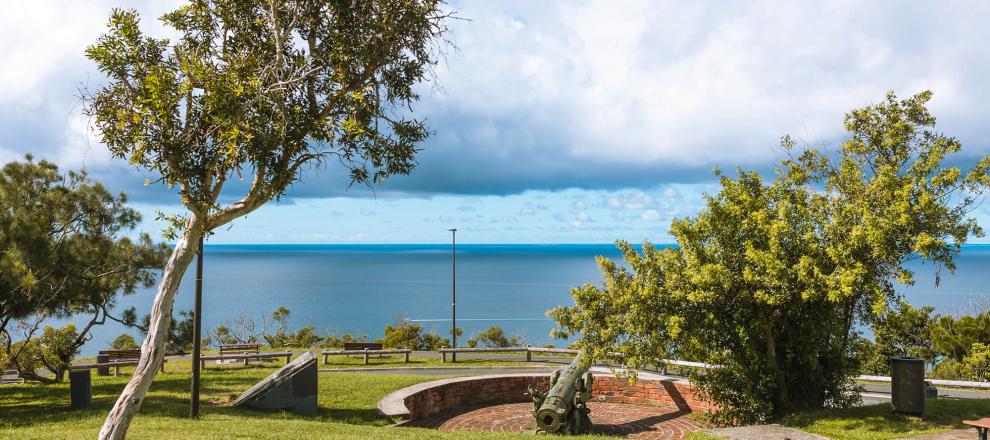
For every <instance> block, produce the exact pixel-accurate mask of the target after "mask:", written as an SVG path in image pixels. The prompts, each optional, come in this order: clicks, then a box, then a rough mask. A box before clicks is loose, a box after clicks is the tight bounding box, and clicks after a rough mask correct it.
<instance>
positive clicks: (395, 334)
mask: <svg viewBox="0 0 990 440" xmlns="http://www.w3.org/2000/svg"><path fill="white" fill-rule="evenodd" d="M382 345H383V346H384V347H388V348H408V349H410V350H425V351H435V350H439V349H440V347H445V346H449V345H450V340H449V339H447V338H444V337H441V336H439V335H436V334H432V333H423V326H421V325H419V324H415V323H412V322H410V321H409V320H408V319H406V318H402V317H400V318H398V319H397V320H396V322H395V323H394V324H389V325H386V326H385V337H384V338H383V339H382Z"/></svg>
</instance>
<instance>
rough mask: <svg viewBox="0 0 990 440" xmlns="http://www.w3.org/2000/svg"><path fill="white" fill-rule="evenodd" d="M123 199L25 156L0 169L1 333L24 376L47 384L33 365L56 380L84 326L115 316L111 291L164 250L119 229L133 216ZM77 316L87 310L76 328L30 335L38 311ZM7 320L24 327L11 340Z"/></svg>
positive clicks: (135, 280)
mask: <svg viewBox="0 0 990 440" xmlns="http://www.w3.org/2000/svg"><path fill="white" fill-rule="evenodd" d="M126 201H127V199H126V197H125V196H124V195H123V194H120V195H118V196H113V195H112V194H110V192H109V191H108V190H107V189H106V188H105V187H104V186H103V185H101V184H100V183H98V182H94V181H92V180H90V179H89V177H88V176H87V175H86V174H85V173H76V172H69V173H67V174H63V173H61V172H59V170H58V167H56V166H55V165H54V164H52V163H50V162H46V161H40V162H35V161H34V160H33V158H31V157H30V156H29V157H28V158H27V159H26V160H25V161H23V162H11V163H8V164H7V165H5V166H4V167H3V169H2V170H0V205H2V206H4V209H3V210H0V334H4V338H3V340H4V341H5V342H7V343H5V344H4V345H3V347H2V348H3V349H4V351H5V352H6V353H5V357H6V358H7V359H8V362H9V363H10V364H11V365H12V366H13V367H15V368H17V369H18V370H19V372H20V374H21V376H22V377H25V378H27V379H33V380H43V381H48V380H49V378H48V377H47V376H42V375H39V374H37V372H36V369H37V367H38V366H39V365H41V366H43V367H45V368H46V369H48V371H50V372H52V373H54V374H55V379H54V380H56V381H60V380H62V378H63V375H64V372H65V370H66V368H67V366H68V365H69V363H70V362H71V360H72V358H73V356H75V354H76V353H77V352H78V350H79V348H80V347H81V346H82V345H83V344H85V343H86V342H87V341H89V339H90V338H91V335H90V333H89V332H90V331H91V330H92V329H93V328H94V327H95V326H98V325H102V324H104V323H105V322H106V320H107V319H108V318H109V319H114V320H120V318H115V317H114V316H113V315H112V314H111V310H112V308H113V306H114V304H115V302H116V299H117V296H118V295H119V294H120V293H124V294H128V293H132V292H133V291H134V290H135V289H136V288H138V287H142V286H148V285H151V284H152V283H153V282H154V280H155V271H156V269H158V268H160V267H161V264H162V260H163V254H164V252H165V248H164V247H163V246H155V245H153V244H152V243H151V239H150V238H149V237H148V236H147V235H146V234H140V235H139V236H138V237H137V240H132V239H131V238H128V237H127V236H126V234H127V233H129V232H130V231H132V230H133V229H134V228H135V226H136V225H137V223H138V222H139V221H140V216H139V215H138V213H137V212H136V211H134V210H132V209H130V208H128V207H127V206H126ZM78 315H87V316H89V317H90V319H89V321H88V322H86V324H85V325H83V326H82V327H81V328H78V329H77V328H76V327H75V326H72V327H71V329H70V328H69V327H64V328H62V329H54V328H50V327H45V328H44V329H43V330H42V334H41V335H40V336H39V338H40V339H39V340H38V341H34V340H32V338H34V337H35V336H37V335H36V331H37V330H39V328H40V325H41V323H42V322H44V321H45V319H46V318H49V317H59V318H66V317H70V316H78ZM11 322H17V323H18V324H19V326H20V327H21V328H23V329H25V331H24V332H23V334H22V335H20V337H21V338H22V341H21V342H22V343H20V344H19V345H18V344H13V343H14V342H16V341H15V339H16V338H15V337H14V336H13V335H11V334H10V333H9V332H8V329H9V328H10V327H9V326H10V323H11ZM69 335H71V338H69ZM66 338H68V339H66Z"/></svg>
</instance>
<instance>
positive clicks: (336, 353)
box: [322, 344, 412, 365]
mask: <svg viewBox="0 0 990 440" xmlns="http://www.w3.org/2000/svg"><path fill="white" fill-rule="evenodd" d="M377 346H378V347H379V349H377V350H371V349H368V348H362V349H347V348H346V347H347V344H344V347H345V349H343V350H323V353H322V354H323V364H324V365H326V364H328V363H330V361H329V358H330V356H352V355H358V356H364V364H365V365H368V357H369V356H370V355H373V354H376V355H378V356H379V357H381V356H382V355H384V354H402V355H405V356H406V360H405V361H406V363H409V354H410V353H412V350H410V349H408V348H397V349H392V350H382V349H381V346H382V344H377Z"/></svg>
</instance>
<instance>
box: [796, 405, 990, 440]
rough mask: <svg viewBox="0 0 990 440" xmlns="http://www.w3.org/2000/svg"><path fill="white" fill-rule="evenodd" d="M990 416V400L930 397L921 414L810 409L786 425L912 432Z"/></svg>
mask: <svg viewBox="0 0 990 440" xmlns="http://www.w3.org/2000/svg"><path fill="white" fill-rule="evenodd" d="M987 416H990V400H986V399H951V398H942V399H929V400H927V401H926V402H925V414H924V416H922V417H912V416H905V415H901V414H895V413H894V412H893V411H892V409H891V406H890V404H888V403H881V404H877V405H867V406H859V407H853V408H842V409H827V410H819V411H809V412H806V413H801V414H796V415H793V416H790V417H787V418H786V419H785V420H784V424H785V425H787V426H792V427H795V428H799V429H808V428H811V429H812V430H815V429H816V428H819V429H842V430H860V431H869V432H886V433H905V434H907V433H910V432H913V431H918V430H926V429H935V428H962V427H965V425H963V424H962V421H963V420H972V419H978V418H982V417H987Z"/></svg>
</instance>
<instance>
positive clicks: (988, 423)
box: [963, 417, 990, 440]
mask: <svg viewBox="0 0 990 440" xmlns="http://www.w3.org/2000/svg"><path fill="white" fill-rule="evenodd" d="M963 423H965V424H967V425H969V426H972V427H974V428H976V432H977V434H978V435H979V436H980V440H987V430H988V429H990V417H984V418H982V419H980V420H963Z"/></svg>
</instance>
